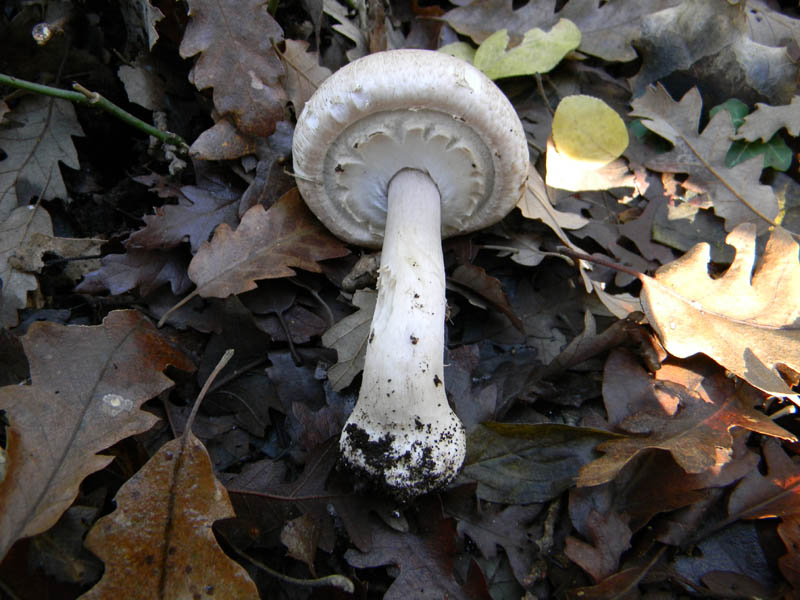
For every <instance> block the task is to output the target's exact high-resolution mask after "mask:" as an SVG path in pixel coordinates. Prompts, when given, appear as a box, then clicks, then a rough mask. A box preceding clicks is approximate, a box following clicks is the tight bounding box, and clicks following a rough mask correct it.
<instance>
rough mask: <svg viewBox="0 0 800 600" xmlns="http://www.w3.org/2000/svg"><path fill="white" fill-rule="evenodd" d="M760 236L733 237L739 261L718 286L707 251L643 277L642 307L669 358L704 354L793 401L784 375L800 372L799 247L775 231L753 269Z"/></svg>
mask: <svg viewBox="0 0 800 600" xmlns="http://www.w3.org/2000/svg"><path fill="white" fill-rule="evenodd" d="M755 229H756V228H755V226H754V225H752V224H743V225H739V226H738V227H737V228H736V229H734V230H733V231H731V233H730V234H728V237H727V238H726V240H727V243H728V244H730V245H731V246H733V247H734V248H735V249H736V257H735V258H734V260H733V263H732V264H731V266H730V267H729V268H728V270H727V271H726V272H725V273H724V274H723V275H722V276H721V277H719V278H717V279H712V278H711V277H710V276H709V274H708V261H709V252H710V250H709V245H708V244H706V243H702V244H697V245H696V246H695V247H694V248H692V249H691V250H690V251H689V252H687V253H686V254H685V255H684V256H682V257H681V258H679V259H678V260H675V261H673V262H671V263H669V264H667V265H664V266H663V267H661V268H660V269H659V270H658V271H656V274H655V277H654V278H653V277H647V276H646V275H641V276H640V277H639V279H640V280H641V282H642V304H643V305H644V309H645V312H646V313H647V318H648V320H649V321H650V323H651V324H652V326H653V327H654V328H655V329H656V331H657V333H658V335H659V337H660V338H661V341H662V342H663V344H664V347H665V348H666V350H667V351H668V352H669V353H670V354H673V355H675V356H678V357H681V358H685V357H687V356H691V355H693V354H697V353H698V352H702V353H703V354H706V355H707V356H709V357H711V358H713V359H714V360H715V361H717V362H718V363H719V364H721V365H722V366H724V367H725V368H726V369H728V370H729V371H731V372H733V373H735V374H736V375H738V376H739V377H741V378H742V379H745V380H746V381H747V382H748V383H750V384H751V385H753V386H755V387H757V388H759V389H760V390H763V391H765V392H767V393H768V394H775V395H791V394H792V390H791V389H790V388H789V386H788V385H787V384H786V383H785V382H784V380H783V379H782V378H781V376H780V371H779V369H780V368H781V367H788V368H789V369H792V370H794V371H800V262H799V261H798V244H797V242H795V241H794V240H793V239H792V238H791V236H790V235H789V234H788V233H787V232H786V231H784V230H782V229H776V230H775V231H773V232H772V234H771V235H770V238H769V241H768V242H767V246H766V249H765V250H764V254H763V255H762V256H761V259H760V260H759V261H758V263H757V264H755V268H754V262H755V237H756V236H755Z"/></svg>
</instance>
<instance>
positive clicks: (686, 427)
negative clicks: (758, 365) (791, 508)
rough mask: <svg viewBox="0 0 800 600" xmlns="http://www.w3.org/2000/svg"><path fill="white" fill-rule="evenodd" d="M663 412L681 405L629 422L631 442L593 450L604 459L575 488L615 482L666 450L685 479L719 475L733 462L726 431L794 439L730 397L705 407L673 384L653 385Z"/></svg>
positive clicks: (591, 466)
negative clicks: (640, 460)
mask: <svg viewBox="0 0 800 600" xmlns="http://www.w3.org/2000/svg"><path fill="white" fill-rule="evenodd" d="M655 389H656V392H657V393H658V395H659V397H660V399H661V404H662V406H667V407H669V408H668V410H672V408H671V405H672V404H673V403H674V402H675V401H676V400H677V401H679V402H680V404H679V406H678V409H677V411H676V412H675V413H674V414H670V413H668V412H667V411H666V410H662V411H661V412H660V413H659V412H656V411H655V410H650V411H641V412H639V413H636V414H634V415H632V416H631V417H628V418H627V419H626V420H625V421H623V422H622V423H621V424H620V428H621V429H623V430H625V431H628V432H631V433H633V434H637V435H636V437H625V438H622V439H614V440H609V441H607V442H603V443H601V444H600V445H598V446H597V448H596V449H597V450H599V451H600V452H604V453H605V455H604V456H603V457H602V458H599V459H597V460H595V461H593V462H591V463H589V464H587V465H585V466H583V467H581V470H580V474H579V477H578V486H593V485H599V484H601V483H606V482H608V481H611V480H612V479H614V478H615V477H616V476H617V474H618V473H619V472H620V471H621V470H622V469H623V467H625V465H627V464H628V463H629V462H630V461H631V460H632V459H633V458H634V457H636V456H637V455H639V454H640V453H642V452H646V451H649V450H653V449H657V450H665V451H668V452H670V453H671V454H672V456H673V458H674V459H675V461H676V462H677V463H678V464H679V465H680V466H681V468H683V470H684V471H686V472H687V473H690V474H698V473H702V472H704V471H706V470H708V469H711V468H714V469H721V468H722V467H723V466H724V465H725V464H726V463H728V462H730V460H731V458H732V446H733V438H732V436H731V433H730V430H731V429H732V428H734V427H741V428H742V429H746V430H748V431H756V432H758V433H763V434H764V435H770V436H775V437H779V438H784V439H787V438H788V439H792V438H793V436H792V435H791V434H790V433H789V432H787V431H786V430H784V429H783V428H781V427H779V426H778V425H776V424H775V423H773V422H772V420H770V418H769V417H767V416H766V415H764V414H763V413H760V412H758V411H756V410H754V409H753V408H752V407H751V406H748V405H746V404H745V403H744V402H742V400H741V399H740V398H739V397H738V396H737V395H735V394H731V395H729V396H726V397H722V398H719V399H713V400H712V401H708V400H706V399H704V398H702V397H701V396H700V395H699V394H696V393H694V392H692V391H691V390H689V389H687V388H685V387H684V386H682V385H680V384H676V383H672V382H659V383H658V384H657V385H656V388H655Z"/></svg>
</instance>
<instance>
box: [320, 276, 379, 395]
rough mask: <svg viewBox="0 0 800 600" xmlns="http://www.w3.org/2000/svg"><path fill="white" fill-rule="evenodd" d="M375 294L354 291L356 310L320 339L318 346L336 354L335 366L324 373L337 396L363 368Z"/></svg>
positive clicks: (373, 310)
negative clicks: (322, 346)
mask: <svg viewBox="0 0 800 600" xmlns="http://www.w3.org/2000/svg"><path fill="white" fill-rule="evenodd" d="M377 300H378V294H377V293H375V292H371V291H367V290H358V291H356V293H355V294H353V304H354V305H355V306H357V307H358V310H357V311H356V312H354V313H353V314H352V315H348V316H346V317H345V318H344V319H342V320H341V321H339V322H338V323H336V324H335V325H334V326H333V327H331V328H330V329H328V331H326V332H325V333H324V334H323V335H322V344H323V345H324V346H326V347H328V348H333V349H335V350H336V352H337V360H336V364H335V365H332V366H331V367H330V368H329V369H328V380H329V381H330V382H331V385H332V386H333V390H334V391H336V392H338V391H341V390H343V389H344V388H346V387H347V386H348V385H350V382H352V381H353V378H355V376H356V375H358V374H359V373H360V372H361V370H362V369H363V368H364V356H365V354H366V351H367V337H369V330H370V325H371V324H372V315H373V313H374V312H375V303H376V302H377Z"/></svg>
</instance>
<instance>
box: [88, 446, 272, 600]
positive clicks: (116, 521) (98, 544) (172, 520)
mask: <svg viewBox="0 0 800 600" xmlns="http://www.w3.org/2000/svg"><path fill="white" fill-rule="evenodd" d="M114 500H115V503H116V507H117V508H116V510H114V512H112V513H111V514H110V515H107V516H105V517H103V518H101V519H100V520H99V521H97V523H95V525H94V527H92V529H91V531H89V534H88V535H87V536H86V547H87V548H89V550H91V551H92V552H93V553H94V554H96V555H97V556H98V557H99V558H101V559H102V560H103V562H104V563H105V565H106V569H105V572H104V573H103V577H102V579H101V580H100V581H99V582H98V583H97V584H96V585H95V586H94V587H93V588H92V589H91V590H89V591H88V592H86V593H85V594H84V595H83V596H81V598H82V599H83V600H91V599H94V598H97V599H102V598H176V599H177V598H190V597H201V596H207V597H212V596H213V597H214V598H230V599H238V598H254V599H255V598H258V597H259V596H258V591H257V590H256V586H255V584H254V583H253V581H252V580H251V579H250V577H249V575H248V574H247V571H245V569H244V568H243V567H242V566H241V565H239V564H238V563H237V562H235V561H233V560H232V559H230V558H229V557H228V556H227V555H226V554H225V553H224V552H223V551H222V548H220V547H219V545H218V544H217V541H216V538H215V537H214V532H213V531H212V529H211V528H212V525H213V524H214V522H215V521H218V520H220V519H225V518H228V517H233V516H234V512H233V507H232V506H231V502H230V499H229V498H228V493H227V492H226V491H225V487H224V486H223V485H222V484H221V483H220V482H219V481H217V479H216V478H215V477H214V470H213V467H212V466H211V460H210V459H209V457H208V453H207V452H206V449H205V448H204V447H203V444H202V443H201V442H200V440H198V439H197V438H196V437H195V436H194V435H192V433H191V432H188V433H187V435H186V436H185V438H178V439H175V440H172V441H171V442H168V443H166V444H164V445H163V446H162V447H161V448H160V449H159V451H158V452H157V453H156V454H155V455H154V456H153V457H152V458H151V459H150V460H149V461H147V463H146V464H145V465H144V466H143V467H142V468H141V469H140V470H139V471H138V472H137V473H136V474H135V475H134V476H133V477H131V478H130V479H129V480H128V481H126V482H125V483H124V484H123V486H122V487H121V488H120V490H119V492H117V495H116V497H115V499H114ZM131 524H135V526H131Z"/></svg>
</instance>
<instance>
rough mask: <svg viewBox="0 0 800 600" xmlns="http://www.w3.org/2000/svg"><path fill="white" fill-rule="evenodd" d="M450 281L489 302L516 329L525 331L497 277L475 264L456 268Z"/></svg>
mask: <svg viewBox="0 0 800 600" xmlns="http://www.w3.org/2000/svg"><path fill="white" fill-rule="evenodd" d="M450 280H451V281H454V282H456V283H458V284H460V285H462V286H464V287H465V288H467V289H468V290H471V291H473V292H475V293H476V294H478V296H480V297H481V298H483V299H484V300H487V301H488V302H489V303H491V304H492V306H494V307H495V308H496V309H497V310H499V311H500V312H501V313H503V314H504V315H505V316H506V317H508V319H509V320H510V321H511V323H512V324H513V325H514V327H516V328H517V329H519V330H520V331H524V326H523V324H522V321H521V320H520V318H519V317H518V316H517V315H516V314H515V313H514V309H513V308H512V307H511V304H510V303H509V301H508V296H506V293H505V291H503V285H502V284H501V283H500V281H499V280H498V279H497V278H496V277H492V276H491V275H489V274H488V273H487V272H486V271H485V270H484V269H482V268H481V267H478V266H476V265H473V264H464V265H459V266H458V267H456V268H455V270H454V271H453V273H452V275H450Z"/></svg>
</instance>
